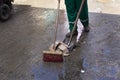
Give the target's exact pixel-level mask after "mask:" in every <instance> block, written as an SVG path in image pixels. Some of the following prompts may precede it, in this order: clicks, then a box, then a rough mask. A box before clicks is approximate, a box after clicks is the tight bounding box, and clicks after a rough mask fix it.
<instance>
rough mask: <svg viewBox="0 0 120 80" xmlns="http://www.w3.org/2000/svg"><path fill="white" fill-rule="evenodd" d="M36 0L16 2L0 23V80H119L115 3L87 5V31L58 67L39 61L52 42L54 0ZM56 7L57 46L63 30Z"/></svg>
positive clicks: (119, 23)
mask: <svg viewBox="0 0 120 80" xmlns="http://www.w3.org/2000/svg"><path fill="white" fill-rule="evenodd" d="M35 1H36V2H35ZM35 1H32V0H29V1H28V0H18V1H15V4H14V12H13V15H12V17H11V18H10V19H9V20H8V21H7V22H4V23H2V22H0V78H1V79H0V80H120V77H119V75H120V60H119V58H120V55H119V53H120V12H119V11H120V9H119V8H118V7H120V5H119V3H120V1H119V0H97V1H94V0H89V7H90V9H89V11H90V13H89V17H90V27H91V31H90V32H89V33H88V34H85V35H84V36H83V37H84V38H83V39H81V40H80V42H79V44H78V47H77V48H76V49H75V50H74V51H73V52H72V53H71V55H70V56H68V57H64V62H63V63H47V62H43V60H42V55H43V53H42V51H43V50H48V48H49V46H50V45H51V44H52V43H53V37H54V27H55V18H56V7H55V6H56V4H55V3H56V1H54V0H53V4H55V5H53V4H48V3H46V2H45V1H44V0H41V1H39V0H35ZM47 1H48V2H50V1H51V0H47ZM93 2H94V4H93ZM43 4H45V5H43ZM61 5H62V6H61V11H60V23H59V32H58V38H57V40H60V41H61V40H63V39H64V37H65V34H66V33H67V31H68V26H67V24H68V23H67V19H66V13H65V7H64V3H63V2H62V4H61ZM82 68H84V69H85V73H81V69H82Z"/></svg>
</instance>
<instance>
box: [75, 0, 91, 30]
mask: <svg viewBox="0 0 120 80" xmlns="http://www.w3.org/2000/svg"><path fill="white" fill-rule="evenodd" d="M75 1H76V8H77V11H78V10H79V8H80V5H81V3H82V0H75ZM79 18H80V20H81V23H82V24H83V26H84V28H85V27H88V26H89V17H88V5H87V0H85V3H84V6H83V8H82V12H81V13H80V17H79Z"/></svg>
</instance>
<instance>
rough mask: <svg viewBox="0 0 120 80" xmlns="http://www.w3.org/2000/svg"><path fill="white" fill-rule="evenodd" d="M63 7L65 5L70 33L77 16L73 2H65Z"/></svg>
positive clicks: (69, 0)
mask: <svg viewBox="0 0 120 80" xmlns="http://www.w3.org/2000/svg"><path fill="white" fill-rule="evenodd" d="M65 5H66V10H67V16H68V21H69V29H70V31H72V29H73V26H74V22H75V19H76V15H77V10H76V3H75V0H65Z"/></svg>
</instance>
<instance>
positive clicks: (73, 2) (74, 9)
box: [65, 0, 89, 31]
mask: <svg viewBox="0 0 120 80" xmlns="http://www.w3.org/2000/svg"><path fill="white" fill-rule="evenodd" d="M81 3H82V0H65V5H66V10H67V16H68V20H69V29H70V31H72V29H73V26H74V22H75V20H76V17H77V13H78V11H79V8H80V5H81ZM79 19H80V21H81V23H82V24H83V26H84V27H87V26H88V25H89V17H88V5H87V0H86V1H85V3H84V6H83V8H82V12H81V13H80V16H79Z"/></svg>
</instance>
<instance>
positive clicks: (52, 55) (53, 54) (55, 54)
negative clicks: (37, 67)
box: [43, 0, 63, 62]
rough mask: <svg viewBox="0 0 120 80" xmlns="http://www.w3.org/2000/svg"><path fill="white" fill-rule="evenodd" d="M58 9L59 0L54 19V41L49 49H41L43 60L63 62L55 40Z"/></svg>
mask: <svg viewBox="0 0 120 80" xmlns="http://www.w3.org/2000/svg"><path fill="white" fill-rule="evenodd" d="M59 9H60V0H58V7H57V19H56V28H55V37H54V43H53V45H52V46H50V48H49V51H43V61H45V62H63V55H62V52H61V51H60V50H57V45H59V44H60V43H59V42H56V37H57V28H58V22H59V21H58V20H59Z"/></svg>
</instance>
